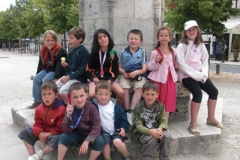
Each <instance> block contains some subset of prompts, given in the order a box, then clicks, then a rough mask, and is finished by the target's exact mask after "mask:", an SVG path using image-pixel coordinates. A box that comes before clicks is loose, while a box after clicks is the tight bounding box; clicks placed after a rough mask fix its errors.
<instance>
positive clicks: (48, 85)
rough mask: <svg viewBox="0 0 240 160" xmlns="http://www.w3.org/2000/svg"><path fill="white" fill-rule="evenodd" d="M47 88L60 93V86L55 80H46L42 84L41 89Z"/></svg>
mask: <svg viewBox="0 0 240 160" xmlns="http://www.w3.org/2000/svg"><path fill="white" fill-rule="evenodd" d="M46 89H49V90H52V91H53V92H54V93H58V88H57V85H56V83H55V82H52V81H46V82H44V83H43V84H42V86H41V91H42V90H46Z"/></svg>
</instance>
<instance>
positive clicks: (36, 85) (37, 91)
mask: <svg viewBox="0 0 240 160" xmlns="http://www.w3.org/2000/svg"><path fill="white" fill-rule="evenodd" d="M54 76H55V72H47V71H46V70H45V69H44V70H41V71H40V72H39V73H38V74H37V75H36V76H35V77H34V79H33V89H32V96H33V99H34V102H41V101H42V96H41V86H42V84H43V82H46V81H51V80H53V78H54Z"/></svg>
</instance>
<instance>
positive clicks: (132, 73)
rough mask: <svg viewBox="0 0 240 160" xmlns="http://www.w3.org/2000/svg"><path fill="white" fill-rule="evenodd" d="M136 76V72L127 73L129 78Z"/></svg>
mask: <svg viewBox="0 0 240 160" xmlns="http://www.w3.org/2000/svg"><path fill="white" fill-rule="evenodd" d="M136 76H137V74H136V72H131V73H129V78H132V79H133V78H135V77H136Z"/></svg>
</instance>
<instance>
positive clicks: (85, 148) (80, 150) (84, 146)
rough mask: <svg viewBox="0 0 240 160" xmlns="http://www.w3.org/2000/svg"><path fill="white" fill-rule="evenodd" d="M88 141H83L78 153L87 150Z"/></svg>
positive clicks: (84, 152)
mask: <svg viewBox="0 0 240 160" xmlns="http://www.w3.org/2000/svg"><path fill="white" fill-rule="evenodd" d="M88 144H89V141H84V142H83V143H82V145H81V147H80V149H79V155H81V154H86V153H87V151H88Z"/></svg>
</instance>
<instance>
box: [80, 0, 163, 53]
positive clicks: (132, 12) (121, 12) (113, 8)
mask: <svg viewBox="0 0 240 160" xmlns="http://www.w3.org/2000/svg"><path fill="white" fill-rule="evenodd" d="M161 1H162V2H164V0H80V1H79V15H80V16H79V26H80V27H82V28H83V29H84V30H85V31H86V39H85V41H84V45H85V46H86V47H87V48H88V49H90V48H91V43H92V37H93V34H94V31H95V30H97V29H99V28H104V29H106V30H107V31H108V32H109V33H110V34H111V36H112V38H113V40H114V43H115V47H114V50H115V51H116V52H117V53H119V52H120V51H121V50H122V49H123V48H125V47H127V45H128V44H127V33H128V31H129V30H131V29H140V30H141V31H142V32H143V44H142V47H143V48H144V49H145V50H146V51H147V52H148V53H149V52H150V51H151V50H152V49H153V48H154V46H155V45H156V43H157V40H156V34H157V33H156V32H157V29H158V28H159V27H160V26H161V22H162V20H163V16H161V14H162V12H161V11H162V10H161V9H162V8H161ZM162 6H163V7H164V4H163V5H162ZM162 15H163V14H162ZM161 17H162V19H161ZM162 25H163V24H162Z"/></svg>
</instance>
